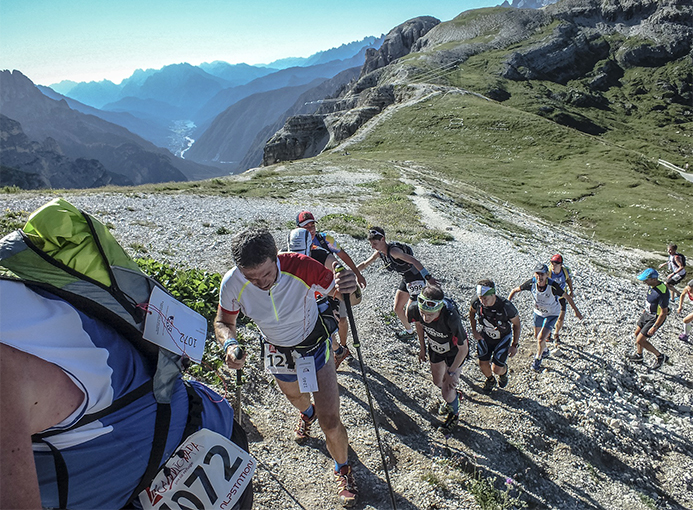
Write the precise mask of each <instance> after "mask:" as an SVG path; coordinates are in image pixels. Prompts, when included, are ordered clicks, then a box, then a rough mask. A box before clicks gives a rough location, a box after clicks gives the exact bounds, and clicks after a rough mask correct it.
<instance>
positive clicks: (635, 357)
mask: <svg viewBox="0 0 693 510" xmlns="http://www.w3.org/2000/svg"><path fill="white" fill-rule="evenodd" d="M626 359H628V360H630V361H632V362H633V363H642V360H643V358H642V353H639V352H634V353H632V354H626Z"/></svg>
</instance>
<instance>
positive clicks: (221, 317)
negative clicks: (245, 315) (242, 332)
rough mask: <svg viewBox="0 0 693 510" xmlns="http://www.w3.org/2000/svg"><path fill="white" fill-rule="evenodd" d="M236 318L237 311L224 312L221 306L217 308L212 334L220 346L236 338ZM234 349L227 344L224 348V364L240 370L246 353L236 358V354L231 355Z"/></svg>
mask: <svg viewBox="0 0 693 510" xmlns="http://www.w3.org/2000/svg"><path fill="white" fill-rule="evenodd" d="M237 318H238V314H237V313H229V312H226V311H224V309H223V308H222V307H219V309H218V310H217V318H216V320H215V321H214V334H215V335H216V337H217V342H219V345H220V346H221V347H222V348H223V347H224V343H225V342H226V341H227V340H230V339H232V338H236V319H237ZM234 350H235V349H234V348H233V346H229V348H228V349H226V352H225V353H224V361H225V362H226V365H228V367H229V368H233V369H234V370H240V369H241V368H243V365H244V364H245V357H246V355H245V354H243V357H242V358H241V359H240V360H238V359H236V356H234V355H233V351H234Z"/></svg>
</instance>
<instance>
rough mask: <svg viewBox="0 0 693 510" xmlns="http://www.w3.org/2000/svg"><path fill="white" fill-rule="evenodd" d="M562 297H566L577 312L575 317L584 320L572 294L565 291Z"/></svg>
mask: <svg viewBox="0 0 693 510" xmlns="http://www.w3.org/2000/svg"><path fill="white" fill-rule="evenodd" d="M561 297H562V298H565V299H566V300H567V301H568V304H569V305H570V307H571V308H572V309H573V311H574V312H575V317H577V318H578V319H580V320H582V314H581V313H580V310H578V308H577V306H576V305H575V301H573V298H572V296H571V295H570V294H568V293H567V292H564V293H563V295H562V296H561Z"/></svg>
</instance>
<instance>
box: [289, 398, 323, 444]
mask: <svg viewBox="0 0 693 510" xmlns="http://www.w3.org/2000/svg"><path fill="white" fill-rule="evenodd" d="M311 407H312V408H313V416H311V417H310V418H308V417H307V416H306V415H305V414H303V413H301V414H300V416H299V418H298V423H297V424H296V428H295V429H294V441H296V442H297V443H302V442H304V441H305V440H306V439H310V426H311V425H312V424H313V422H314V421H315V419H316V418H317V417H318V415H317V413H316V412H315V406H314V405H313V404H311Z"/></svg>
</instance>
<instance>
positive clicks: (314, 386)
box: [296, 356, 318, 393]
mask: <svg viewBox="0 0 693 510" xmlns="http://www.w3.org/2000/svg"><path fill="white" fill-rule="evenodd" d="M296 376H297V377H298V388H299V390H300V391H301V393H311V392H313V391H318V377H317V375H316V370H315V358H314V357H313V356H306V357H304V358H298V359H297V360H296Z"/></svg>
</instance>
